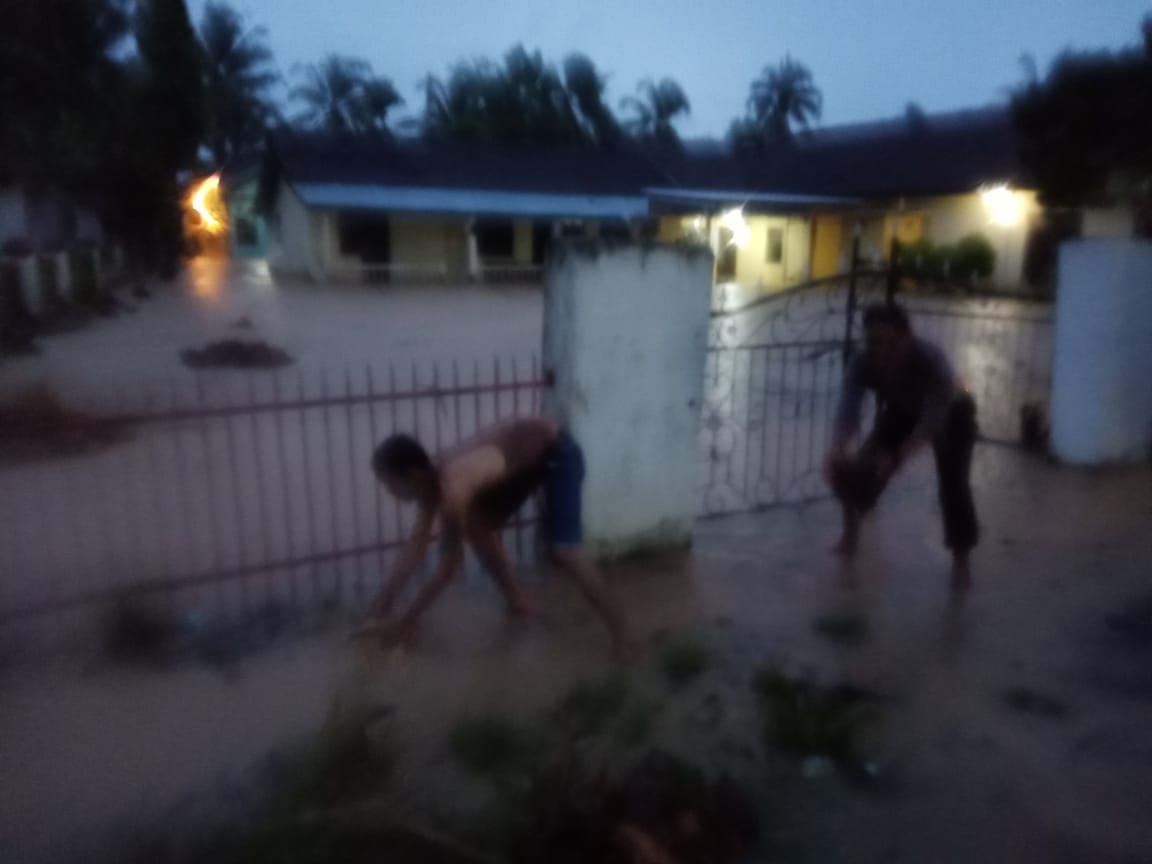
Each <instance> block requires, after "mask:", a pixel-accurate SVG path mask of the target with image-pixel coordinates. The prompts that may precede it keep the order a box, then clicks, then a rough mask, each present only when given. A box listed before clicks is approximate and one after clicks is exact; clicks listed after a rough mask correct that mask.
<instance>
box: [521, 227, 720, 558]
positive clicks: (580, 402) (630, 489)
mask: <svg viewBox="0 0 1152 864" xmlns="http://www.w3.org/2000/svg"><path fill="white" fill-rule="evenodd" d="M712 269H713V259H712V252H711V250H710V249H705V248H701V247H695V246H665V245H649V244H629V245H616V244H612V243H604V242H597V241H574V242H567V243H561V244H557V247H556V248H555V250H554V252H553V255H552V259H551V265H550V267H549V273H548V282H547V289H546V293H545V312H544V322H545V324H544V351H545V358H546V359H545V365H546V368H547V370H548V371H549V372H550V373H552V374H553V375H554V376H555V382H556V383H555V387H554V388H553V389H552V390H551V392H550V393H549V394H548V402H549V403H550V409H551V413H552V415H553V416H554V417H555V419H557V420H559V421H560V422H561V423H563V424H564V425H565V426H567V427H568V428H569V429H570V430H571V431H572V433H573V434H574V435H575V437H576V438H577V440H579V441H580V443H581V445H582V446H583V448H584V452H585V454H586V455H587V458H588V474H587V479H586V481H585V485H584V519H585V528H586V531H587V537H586V541H587V544H588V546H589V548H590V549H592V550H593V552H594V553H596V554H601V555H622V554H626V553H630V552H640V551H655V550H660V549H672V548H680V547H683V546H686V545H688V544H690V543H691V541H692V528H693V525H694V524H695V520H696V512H697V507H698V490H697V476H696V473H697V462H696V457H697V447H698V435H699V427H700V410H701V409H700V402H701V398H702V395H703V389H704V370H705V363H706V359H707V347H708V297H709V289H710V287H711V284H712Z"/></svg>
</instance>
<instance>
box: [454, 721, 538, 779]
mask: <svg viewBox="0 0 1152 864" xmlns="http://www.w3.org/2000/svg"><path fill="white" fill-rule="evenodd" d="M448 743H449V748H450V750H451V752H452V755H453V756H454V757H455V758H456V761H457V762H459V763H460V765H461V766H463V767H464V768H465V769H467V770H468V771H470V772H472V773H473V774H480V775H488V776H492V775H497V774H500V773H503V772H505V771H507V770H509V769H512V768H515V767H518V766H520V765H523V764H524V762H525V761H526V760H527V759H528V757H529V756H530V755H531V752H532V741H531V735H530V734H529V732H528V730H527V729H525V728H524V727H523V726H521V725H519V724H517V723H515V722H513V721H512V720H510V719H509V718H507V717H505V716H503V715H501V714H496V713H484V714H477V715H474V716H471V717H465V718H463V719H461V720H459V721H457V723H456V725H455V726H453V728H452V731H451V733H450V735H449V742H448Z"/></svg>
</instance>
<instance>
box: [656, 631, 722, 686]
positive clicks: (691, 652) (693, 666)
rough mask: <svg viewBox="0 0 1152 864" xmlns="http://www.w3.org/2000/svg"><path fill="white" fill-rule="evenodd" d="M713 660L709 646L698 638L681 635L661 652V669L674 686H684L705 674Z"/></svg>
mask: <svg viewBox="0 0 1152 864" xmlns="http://www.w3.org/2000/svg"><path fill="white" fill-rule="evenodd" d="M711 661H712V656H711V653H710V652H709V651H708V646H706V645H705V644H704V643H703V642H701V641H700V640H698V639H693V638H691V637H688V636H680V637H677V638H675V639H673V640H672V641H671V642H669V643H668V644H667V645H666V646H664V650H663V651H662V652H661V653H660V670H661V671H662V672H663V673H664V679H665V680H666V681H667V682H668V684H669V685H670V686H672V687H683V686H684V685H686V684H688V683H690V682H692V681H694V680H695V679H697V678H699V677H700V676H701V675H703V674H704V672H705V671H707V669H708V665H709V664H710V663H711Z"/></svg>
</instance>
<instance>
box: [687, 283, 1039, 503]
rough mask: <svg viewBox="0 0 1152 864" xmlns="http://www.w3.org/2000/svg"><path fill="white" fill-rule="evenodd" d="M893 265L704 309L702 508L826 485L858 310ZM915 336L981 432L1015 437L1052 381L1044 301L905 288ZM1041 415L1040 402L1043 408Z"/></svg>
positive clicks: (802, 493) (810, 495) (794, 494)
mask: <svg viewBox="0 0 1152 864" xmlns="http://www.w3.org/2000/svg"><path fill="white" fill-rule="evenodd" d="M890 281H891V274H890V273H889V272H886V271H869V272H857V273H856V274H855V275H854V276H852V275H845V276H841V277H836V278H833V279H826V280H821V281H820V282H817V283H811V284H808V285H804V286H800V287H797V288H794V289H790V290H788V291H786V292H781V293H779V294H775V295H767V296H763V297H760V298H756V299H753V300H752V301H751V302H748V303H746V304H745V305H743V306H742V307H740V308H736V309H727V308H721V309H719V310H717V311H716V312H714V313H713V318H712V329H711V333H710V346H709V354H708V371H707V375H706V380H705V396H704V410H703V417H702V423H701V431H700V458H701V462H702V465H703V469H702V476H701V481H700V482H701V511H702V513H703V514H705V515H716V514H721V513H729V512H735V511H740V510H748V509H755V508H758V507H766V506H771V505H774V504H784V503H795V502H801V501H806V500H810V499H814V498H818V497H822V496H824V495H826V494H827V489H826V487H825V485H824V483H823V480H822V478H821V466H822V461H823V453H824V449H825V447H826V446H827V443H828V435H829V433H830V427H831V424H832V420H833V416H834V412H835V405H836V402H837V400H838V395H839V390H840V384H841V380H842V376H843V364H844V362H845V361H846V359H847V358H848V357H849V356H851V355H852V354H853V353H854V352H855V351H857V350H859V344H858V341H859V337H860V334H861V330H862V328H861V324H860V315H861V310H863V309H864V308H865V307H866V306H867V305H869V304H871V303H875V302H880V301H883V300H884V299H885V298H886V296H887V294H888V291H889V283H890ZM899 299H900V301H901V302H902V303H903V304H904V305H905V307H906V308H907V309H908V310H909V313H910V315H911V318H912V323H913V326H914V328H915V330H916V332H917V334H918V335H920V336H921V337H923V338H925V339H927V340H929V341H931V342H934V343H935V344H937V345H938V346H940V347H941V348H942V349H943V350H944V352H945V353H946V354H947V355H948V356H949V358H950V359H951V361H952V363H953V365H954V366H955V368H956V371H957V374H958V376H959V377H960V379H961V381H962V382H963V384H964V386H965V387H967V388H968V389H969V390H970V391H971V392H972V393H973V394H974V395H975V397H976V401H977V405H978V412H979V423H980V431H981V436H982V437H983V439H984V440H987V441H995V442H1002V443H1016V442H1019V441H1020V440H1021V434H1022V429H1021V425H1022V424H1021V411H1022V409H1023V408H1024V407H1025V406H1026V405H1029V404H1039V405H1041V406H1043V405H1045V404H1046V403H1047V401H1048V394H1049V390H1050V368H1051V333H1052V314H1051V307H1050V305H1049V304H1047V303H1044V302H1037V301H1035V300H1028V299H1022V298H1014V297H1006V296H978V295H973V294H972V293H961V292H958V291H957V292H955V293H951V294H944V293H940V292H937V291H926V290H915V289H913V290H905V291H904V292H903V293H901V294H900V295H899ZM1041 413H1042V412H1041Z"/></svg>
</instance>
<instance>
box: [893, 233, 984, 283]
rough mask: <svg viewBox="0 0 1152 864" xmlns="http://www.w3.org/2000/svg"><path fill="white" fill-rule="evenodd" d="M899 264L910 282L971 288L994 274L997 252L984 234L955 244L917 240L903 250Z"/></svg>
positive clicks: (968, 237)
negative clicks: (927, 282) (949, 284)
mask: <svg viewBox="0 0 1152 864" xmlns="http://www.w3.org/2000/svg"><path fill="white" fill-rule="evenodd" d="M900 263H901V269H902V271H903V273H904V275H906V276H909V277H911V278H913V279H921V280H925V281H936V282H960V283H963V284H965V285H972V284H974V283H978V282H984V281H986V280H987V279H988V278H989V277H991V276H992V274H993V272H995V270H996V250H995V249H994V248H993V246H992V243H991V242H990V241H989V240H988V238H987V237H985V236H984V235H983V234H969V235H967V236H966V237H964V238H962V239H961V240H960V241H959V242H958V243H955V244H950V243H941V244H935V243H933V242H932V241H931V240H919V241H917V242H916V243H910V244H908V245H907V246H904V247H903V249H902V250H901V255H900Z"/></svg>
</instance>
